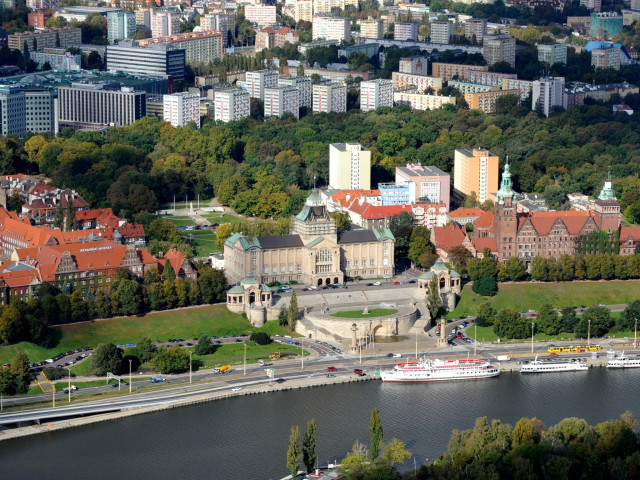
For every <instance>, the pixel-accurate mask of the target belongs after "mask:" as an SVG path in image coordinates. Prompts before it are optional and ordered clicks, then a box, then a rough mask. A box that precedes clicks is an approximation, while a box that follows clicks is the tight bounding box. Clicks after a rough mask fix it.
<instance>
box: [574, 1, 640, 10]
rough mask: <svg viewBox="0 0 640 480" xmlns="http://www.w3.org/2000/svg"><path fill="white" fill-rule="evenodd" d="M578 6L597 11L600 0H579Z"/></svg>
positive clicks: (600, 5) (600, 8) (599, 8)
mask: <svg viewBox="0 0 640 480" xmlns="http://www.w3.org/2000/svg"><path fill="white" fill-rule="evenodd" d="M580 6H581V7H585V8H586V9H588V10H591V11H592V12H599V11H600V10H602V0H580ZM631 8H633V7H631Z"/></svg>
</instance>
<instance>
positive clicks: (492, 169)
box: [453, 148, 500, 203]
mask: <svg viewBox="0 0 640 480" xmlns="http://www.w3.org/2000/svg"><path fill="white" fill-rule="evenodd" d="M453 162H454V163H453V188H455V189H456V190H458V191H460V192H462V193H464V194H465V195H471V192H476V198H477V200H478V201H479V202H481V203H482V202H484V201H485V200H487V199H488V198H489V196H490V194H491V193H494V192H497V191H498V172H499V165H498V164H499V163H500V159H499V158H498V156H497V155H494V154H493V153H491V152H490V151H489V150H485V149H475V148H474V149H473V150H468V149H466V148H464V149H456V151H455V154H454V160H453Z"/></svg>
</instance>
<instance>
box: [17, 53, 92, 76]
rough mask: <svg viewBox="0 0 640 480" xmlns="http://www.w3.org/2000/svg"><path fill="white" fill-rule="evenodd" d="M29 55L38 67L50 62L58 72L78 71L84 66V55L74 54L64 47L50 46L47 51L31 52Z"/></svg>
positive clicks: (52, 68) (52, 67)
mask: <svg viewBox="0 0 640 480" xmlns="http://www.w3.org/2000/svg"><path fill="white" fill-rule="evenodd" d="M29 57H30V58H31V60H33V61H34V62H36V63H37V64H38V68H42V67H43V66H44V64H45V63H48V64H49V66H50V67H51V70H55V71H57V72H76V71H78V70H80V69H81V66H82V56H81V55H72V54H71V53H69V52H66V51H65V49H64V48H48V49H47V51H45V52H31V53H30V54H29Z"/></svg>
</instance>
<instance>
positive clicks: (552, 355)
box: [549, 352, 558, 357]
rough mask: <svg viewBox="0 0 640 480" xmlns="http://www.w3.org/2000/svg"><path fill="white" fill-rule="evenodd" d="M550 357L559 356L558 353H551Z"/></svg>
mask: <svg viewBox="0 0 640 480" xmlns="http://www.w3.org/2000/svg"><path fill="white" fill-rule="evenodd" d="M549 356H550V357H557V356H558V354H557V353H556V352H551V353H550V354H549Z"/></svg>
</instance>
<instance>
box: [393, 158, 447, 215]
mask: <svg viewBox="0 0 640 480" xmlns="http://www.w3.org/2000/svg"><path fill="white" fill-rule="evenodd" d="M400 183H413V184H414V185H415V189H414V191H415V198H412V199H410V200H411V203H444V204H445V205H446V206H447V210H449V200H450V184H451V177H450V175H449V174H448V173H445V172H443V171H442V170H440V169H439V168H438V167H423V166H422V165H420V164H414V163H409V164H407V166H406V167H396V184H400Z"/></svg>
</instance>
